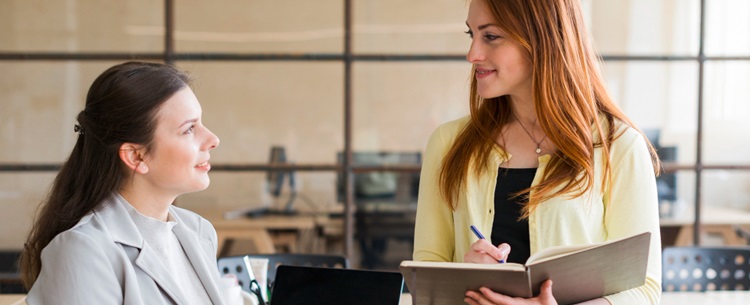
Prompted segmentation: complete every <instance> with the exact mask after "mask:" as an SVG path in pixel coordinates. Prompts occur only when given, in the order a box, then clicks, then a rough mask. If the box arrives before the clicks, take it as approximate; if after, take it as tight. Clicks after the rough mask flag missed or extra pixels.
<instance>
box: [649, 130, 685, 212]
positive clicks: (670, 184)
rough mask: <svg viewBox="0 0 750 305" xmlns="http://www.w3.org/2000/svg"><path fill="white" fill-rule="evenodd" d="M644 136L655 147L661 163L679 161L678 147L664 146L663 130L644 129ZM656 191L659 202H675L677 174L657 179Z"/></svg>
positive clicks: (662, 175)
mask: <svg viewBox="0 0 750 305" xmlns="http://www.w3.org/2000/svg"><path fill="white" fill-rule="evenodd" d="M643 134H644V135H645V136H646V138H647V139H648V140H649V142H651V145H653V146H654V149H655V150H656V154H657V155H658V156H659V159H660V160H661V162H664V163H669V162H676V161H677V147H676V146H662V145H661V143H660V141H661V130H660V129H658V128H646V129H643ZM656 190H657V193H658V196H659V201H660V202H661V201H662V200H666V201H675V200H677V174H675V173H662V174H661V175H659V177H656Z"/></svg>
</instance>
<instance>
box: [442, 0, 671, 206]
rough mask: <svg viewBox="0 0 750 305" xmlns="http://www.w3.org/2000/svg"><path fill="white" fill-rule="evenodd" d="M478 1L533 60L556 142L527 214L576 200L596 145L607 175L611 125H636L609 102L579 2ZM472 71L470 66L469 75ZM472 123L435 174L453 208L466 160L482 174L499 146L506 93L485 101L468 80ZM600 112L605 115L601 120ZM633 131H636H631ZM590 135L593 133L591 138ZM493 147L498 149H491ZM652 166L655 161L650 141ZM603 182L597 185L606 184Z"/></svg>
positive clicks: (544, 122) (585, 186) (538, 102)
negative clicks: (563, 198) (550, 202)
mask: <svg viewBox="0 0 750 305" xmlns="http://www.w3.org/2000/svg"><path fill="white" fill-rule="evenodd" d="M474 1H482V2H483V4H484V5H485V7H486V9H487V10H488V12H489V13H490V15H491V16H493V18H494V20H495V22H496V25H497V26H499V27H500V28H501V29H502V30H503V31H504V32H505V33H506V34H507V36H508V38H509V39H512V40H513V41H515V42H516V43H518V44H519V45H520V46H521V47H522V48H523V49H525V50H526V51H527V52H528V55H529V58H530V59H531V62H532V76H531V78H532V80H531V83H532V90H533V100H534V105H535V108H536V116H537V118H538V121H539V124H540V126H541V128H542V130H544V133H545V134H546V135H547V139H549V140H550V141H552V143H554V145H555V147H556V148H557V152H556V153H555V154H554V155H552V156H551V159H550V161H549V164H548V165H547V168H546V170H545V172H544V173H543V176H542V181H541V182H540V183H539V184H538V185H535V186H533V187H531V188H530V189H528V190H526V191H524V193H525V192H529V198H528V199H529V200H528V204H527V205H526V206H525V207H524V217H527V216H528V215H529V213H531V211H533V210H534V208H535V207H537V206H538V205H539V204H540V203H541V202H543V201H544V200H546V199H548V198H550V197H554V196H558V195H562V194H566V195H570V196H571V197H578V196H581V195H583V194H584V193H586V192H587V191H589V190H590V189H591V188H592V187H593V185H594V183H593V182H592V180H593V179H594V163H595V162H594V149H595V148H601V150H602V153H603V156H605V162H604V178H605V179H609V177H610V167H611V164H610V160H609V158H608V156H609V151H610V148H611V146H612V141H614V140H615V139H616V138H617V137H618V136H619V135H618V134H615V132H616V128H615V122H616V121H618V120H619V121H621V122H623V123H624V124H627V125H629V126H631V127H633V128H636V127H635V125H634V124H633V123H632V122H631V121H630V119H628V118H627V116H625V114H624V113H623V112H622V111H621V110H620V109H619V108H618V107H617V106H616V105H615V103H614V102H613V100H612V98H611V97H610V96H609V94H608V92H607V90H606V88H605V85H604V80H603V78H602V76H601V74H600V72H599V67H598V65H597V64H598V57H597V56H596V53H595V51H594V48H593V46H592V45H591V43H590V42H589V39H588V36H587V33H586V28H585V26H584V23H583V16H582V13H581V7H580V3H579V1H578V0H502V1H500V0H474ZM473 74H474V68H472V75H473ZM469 108H470V112H471V120H470V121H469V123H468V124H467V126H466V127H465V128H464V130H463V131H461V132H460V133H459V135H458V137H457V138H456V140H455V142H454V143H453V146H452V147H451V148H450V150H449V151H448V153H447V155H446V156H445V158H444V159H443V162H442V166H441V169H440V176H439V187H440V191H441V194H442V196H443V197H444V198H445V199H446V201H447V202H448V205H449V206H450V207H451V208H452V209H455V208H456V204H457V199H458V194H459V193H460V192H461V190H462V188H464V187H465V185H466V182H467V181H466V179H467V175H468V171H469V168H470V167H471V164H475V166H474V169H475V171H476V173H477V174H480V173H481V172H482V171H483V170H484V169H485V168H487V166H488V164H489V163H488V162H489V157H490V155H491V154H492V152H493V150H495V149H496V147H497V146H500V148H501V149H503V150H504V147H502V145H499V144H496V143H495V141H494V139H495V136H496V135H498V134H499V133H500V131H501V130H502V128H503V126H504V125H505V124H507V123H508V121H509V117H510V116H511V111H512V109H511V105H510V103H509V101H508V98H507V96H501V97H496V98H491V99H483V98H481V97H480V96H479V95H478V94H477V83H476V78H474V77H472V81H471V89H470V97H469ZM600 117H603V118H604V120H600ZM636 130H637V128H636ZM595 133H596V135H594V134H595ZM496 145H497V146H496ZM648 145H649V150H650V151H651V158H652V160H653V164H654V171H655V172H656V173H658V172H659V167H660V164H659V159H658V157H657V156H656V153H655V151H654V149H653V146H651V144H650V143H649V144H648ZM605 185H608V184H606V183H602V187H603V188H604V187H605Z"/></svg>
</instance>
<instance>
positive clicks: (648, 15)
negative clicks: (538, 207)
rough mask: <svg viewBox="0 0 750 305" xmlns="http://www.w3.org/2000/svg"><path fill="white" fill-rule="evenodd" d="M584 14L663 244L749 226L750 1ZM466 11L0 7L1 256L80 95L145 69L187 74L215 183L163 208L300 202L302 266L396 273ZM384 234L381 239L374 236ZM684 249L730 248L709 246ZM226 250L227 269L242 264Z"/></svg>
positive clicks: (23, 227) (450, 104)
mask: <svg viewBox="0 0 750 305" xmlns="http://www.w3.org/2000/svg"><path fill="white" fill-rule="evenodd" d="M347 2H348V3H350V4H351V6H350V10H349V11H348V12H347V11H346V7H347V6H346V5H345V3H347ZM582 4H583V6H584V9H585V13H586V20H587V24H588V27H589V31H590V33H591V36H592V37H593V40H594V42H595V43H596V46H597V48H598V50H599V52H600V53H601V55H602V57H603V61H602V69H603V71H604V74H605V75H606V78H607V82H608V85H609V88H610V90H611V93H612V95H613V96H614V97H615V99H616V100H617V101H618V102H619V103H620V106H621V107H622V108H623V109H624V111H625V112H626V113H627V114H628V115H629V116H630V117H631V118H632V119H633V120H634V121H635V122H636V123H637V124H638V125H639V127H641V128H642V129H643V130H644V131H645V132H646V133H647V135H648V136H649V138H651V139H652V140H653V141H654V142H655V143H654V144H656V145H657V146H658V147H659V151H660V154H661V155H662V157H663V159H664V161H665V169H666V172H665V175H664V176H663V177H662V178H661V179H660V182H659V184H660V195H661V198H660V200H661V206H660V209H661V212H662V215H663V216H664V218H665V226H667V227H668V226H669V224H671V225H672V226H673V227H674V228H673V229H675V230H676V231H674V232H667V235H668V238H667V239H671V240H674V239H676V238H677V237H676V235H678V234H679V232H678V231H679V230H680V228H687V227H689V226H690V224H692V222H693V221H694V219H695V218H694V217H695V214H696V213H695V211H696V206H697V205H698V206H700V210H701V211H709V210H710V209H712V208H718V209H719V210H720V211H724V212H727V211H729V212H730V213H732V214H733V215H742V214H743V213H750V144H748V139H749V138H748V135H747V132H748V130H750V120H748V117H750V86H748V84H749V83H750V1H746V0H705V1H700V0H582ZM466 8H467V4H466V1H462V0H409V1H403V0H377V1H370V0H352V1H344V0H316V1H304V0H221V1H197V0H181V1H171V0H165V1H155V0H130V1H96V0H60V1H46V0H2V1H0V28H2V30H0V71H2V73H0V146H1V147H3V149H0V250H3V251H6V252H13V251H18V250H19V249H21V248H22V247H23V243H24V241H25V238H26V234H27V232H28V229H29V227H30V225H31V221H32V216H33V214H34V212H35V211H36V209H37V206H38V204H39V202H40V201H41V200H42V198H43V197H44V195H45V194H46V192H47V191H48V189H49V186H50V182H51V180H52V178H53V177H54V175H55V173H56V171H55V169H56V166H58V165H59V164H60V163H61V162H63V161H64V159H65V157H66V156H67V155H68V154H69V152H70V150H71V148H72V146H73V144H74V141H75V140H76V134H75V133H74V132H73V125H74V124H75V116H76V114H77V113H78V112H79V111H80V110H81V109H82V107H83V103H84V99H85V95H86V90H87V88H88V86H89V85H90V84H91V82H92V81H93V79H94V78H95V77H96V76H97V75H98V74H99V73H101V72H102V71H103V70H104V69H106V68H107V67H109V66H112V65H114V64H116V63H120V62H123V61H126V60H128V59H130V58H141V59H145V60H151V61H159V62H165V61H167V62H171V63H173V64H174V65H175V66H177V67H179V68H181V69H184V70H187V71H189V72H190V73H191V74H192V75H193V76H194V78H195V84H194V86H193V89H194V91H195V93H196V95H197V96H198V98H199V100H200V101H201V103H202V106H203V110H204V122H205V124H206V125H207V126H208V127H209V128H211V129H212V131H214V132H215V133H216V134H217V135H218V136H219V137H220V138H221V146H220V147H219V148H218V149H217V150H215V151H214V152H213V153H212V160H211V161H212V164H213V165H214V170H212V173H211V177H212V183H211V186H210V187H209V189H208V190H206V191H203V192H200V193H195V194H189V195H185V196H182V197H180V198H178V202H177V204H178V205H179V206H182V207H186V208H189V209H194V210H221V211H224V210H233V209H240V208H248V207H272V208H280V207H284V206H285V205H286V204H287V203H288V202H289V199H290V197H292V196H296V197H294V198H293V202H292V205H291V206H292V207H293V208H294V209H295V210H296V211H298V212H301V213H318V214H326V215H328V216H329V217H328V220H330V222H328V223H327V224H326V226H327V227H326V228H319V229H316V231H315V233H316V234H313V235H305V238H324V239H326V240H327V242H326V243H319V244H318V245H321V244H322V245H323V246H322V247H320V246H318V247H315V248H306V249H307V251H315V252H325V253H342V254H346V255H349V257H350V259H352V261H353V263H354V266H358V267H364V268H392V267H393V266H395V265H394V264H397V262H398V261H400V260H402V259H409V258H410V256H411V240H410V234H411V230H410V227H409V221H410V219H411V220H412V221H413V210H414V208H415V205H416V186H415V183H416V182H415V181H416V179H418V173H419V172H418V171H419V162H420V161H421V152H422V150H423V148H424V146H425V144H426V141H427V139H428V137H429V135H430V133H431V132H432V131H433V130H434V129H435V128H436V127H437V126H438V125H439V124H441V123H444V122H447V121H450V120H453V119H456V118H459V117H462V116H464V115H467V114H468V111H467V95H468V89H467V88H468V83H469V79H470V74H469V69H470V64H468V63H467V62H466V61H465V60H464V59H463V57H464V54H465V52H466V50H467V48H468V46H469V38H468V37H467V35H466V34H464V33H463V32H464V31H465V30H466V26H465V24H464V22H465V18H466ZM347 17H348V18H349V20H350V22H351V26H350V28H348V29H347V27H346V23H345V20H346V18H347ZM701 24H703V26H704V27H703V32H702V31H701V29H702V27H701ZM346 33H348V34H349V35H350V40H347V39H346V38H345V36H346V35H345V34H346ZM347 45H348V47H347ZM345 105H349V106H350V108H348V107H345ZM347 109H350V112H349V113H347V111H346V110H347ZM345 122H348V123H345ZM347 132H348V133H349V135H350V137H348V138H347V137H345V135H346V134H347ZM273 147H276V148H281V151H282V152H283V157H284V158H281V159H278V158H277V159H274V158H273V156H272V154H271V152H272V148H273ZM347 148H348V149H349V150H350V151H351V153H352V159H350V160H348V161H347V160H345V158H344V156H345V155H346V154H345V153H344V152H346V151H348V150H347ZM277 152H278V150H277ZM277 157H278V155H277ZM272 161H273V162H280V163H283V164H288V166H286V167H284V169H285V170H284V171H275V173H277V174H278V173H284V174H287V175H282V176H281V177H282V179H283V180H277V179H276V178H278V177H279V176H274V177H273V178H272V177H271V176H269V175H268V172H269V171H268V169H269V167H268V166H267V165H268V164H269V162H272ZM347 174H353V175H354V176H353V179H352V184H351V187H346V184H345V181H344V180H343V179H342V178H344V177H345V176H347ZM290 175H291V176H293V177H294V180H293V183H290V180H289V177H290ZM347 193H349V194H351V198H353V200H354V202H352V205H351V206H352V207H353V209H352V213H351V214H349V215H347V214H346V213H344V208H343V206H344V202H345V201H346V198H347ZM389 211H394V212H389ZM379 212H382V213H379ZM378 217H382V218H383V219H385V220H384V221H385V222H382V223H379V222H378V219H380V218H378ZM389 217H390V218H389ZM344 219H350V220H351V222H348V223H349V224H350V228H349V229H347V228H345V226H344V224H345V223H347V222H345V221H344ZM675 219H677V221H676V222H675ZM702 219H703V217H702ZM389 221H392V222H389ZM670 221H672V222H670ZM743 221H745V220H742V219H740V220H737V221H736V223H729V224H726V225H732V228H733V229H736V228H741V225H743V224H744V223H743ZM748 223H750V221H748ZM366 224H367V225H366ZM738 226H739V227H738ZM384 228H390V229H393V230H392V231H387V232H381V233H382V234H384V235H377V232H376V231H377V229H384ZM347 232H348V234H346V233H347ZM691 232H692V231H691ZM667 235H665V236H667ZM383 236H385V237H388V236H392V237H394V238H385V237H383ZM347 237H348V238H349V241H347ZM698 237H699V239H700V241H699V242H700V243H701V244H705V243H725V242H726V239H721V238H718V239H717V238H712V232H710V231H706V232H703V233H701V234H700V235H699V236H698ZM368 238H369V239H368ZM682 238H683V239H684V238H685V236H682ZM687 238H688V239H687V240H683V242H686V243H694V242H695V241H694V240H693V235H692V234H690V235H687ZM736 241H741V240H735V242H736ZM297 242H300V243H304V242H306V241H305V240H301V241H300V240H298V241H297ZM241 246H242V245H240V244H235V245H233V247H237V248H236V249H230V250H228V251H229V252H228V254H233V253H234V254H236V253H242V252H249V251H253V249H252V247H250V248H242V247H241ZM225 254H227V253H225ZM394 262H395V263H394Z"/></svg>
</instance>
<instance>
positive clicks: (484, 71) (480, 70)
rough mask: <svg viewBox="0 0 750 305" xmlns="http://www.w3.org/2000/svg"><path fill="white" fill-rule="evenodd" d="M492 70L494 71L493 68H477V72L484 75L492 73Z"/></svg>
mask: <svg viewBox="0 0 750 305" xmlns="http://www.w3.org/2000/svg"><path fill="white" fill-rule="evenodd" d="M492 72H495V70H488V69H477V74H479V75H485V74H489V73H492Z"/></svg>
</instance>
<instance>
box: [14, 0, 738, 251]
mask: <svg viewBox="0 0 750 305" xmlns="http://www.w3.org/2000/svg"><path fill="white" fill-rule="evenodd" d="M343 1H344V41H343V43H344V52H343V54H328V53H320V54H315V53H308V54H284V53H273V54H229V53H177V52H175V51H174V36H173V34H174V24H173V22H174V18H173V14H174V0H164V5H165V15H164V23H165V35H164V52H163V53H148V52H146V53H62V52H31V53H24V52H13V53H0V61H37V60H38V61H42V60H53V61H57V60H61V61H104V60H134V59H141V60H163V61H164V62H165V63H168V64H174V62H175V61H340V62H343V63H344V92H343V94H344V105H343V111H344V134H343V137H344V151H343V162H342V163H341V164H274V165H269V164H216V165H214V166H213V167H212V169H213V170H214V171H226V172H245V171H268V170H274V169H294V170H299V171H337V172H340V173H342V174H343V177H344V179H345V181H346V183H345V184H344V192H345V194H346V196H345V202H344V204H345V210H344V213H345V217H344V219H345V222H344V226H345V227H344V231H345V242H344V247H345V255H346V256H347V257H350V258H351V257H352V255H353V238H354V224H353V221H354V213H353V206H354V202H353V200H354V198H353V174H354V173H362V172H372V171H397V172H418V171H419V170H420V167H419V166H410V165H384V166H356V165H354V164H353V163H352V147H351V143H352V134H351V127H352V122H351V120H352V112H353V109H352V108H353V107H352V87H351V86H352V85H351V84H352V81H351V79H352V72H351V69H352V64H353V63H354V62H356V61H464V60H465V55H463V54H459V55H451V54H447V55H425V54H414V55H410V54H353V52H352V37H351V35H352V20H351V18H352V0H343ZM705 6H706V1H705V0H701V1H700V10H701V14H700V38H699V50H698V55H697V56H677V55H674V56H672V55H665V56H661V55H636V56H629V55H602V56H601V57H600V58H601V60H603V61H696V62H697V63H698V69H699V71H698V78H699V79H698V117H697V120H698V125H697V134H696V161H695V164H672V163H670V164H665V165H664V169H665V171H666V172H677V171H694V172H695V174H696V181H695V203H694V208H695V220H694V226H693V227H694V231H693V240H694V243H695V244H700V234H699V232H700V216H701V215H700V210H701V186H702V179H701V174H702V173H703V171H704V170H740V171H750V165H737V164H726V165H721V164H712V165H707V164H703V152H702V147H703V78H704V65H705V62H706V61H750V56H706V55H705V52H704V41H705ZM59 168H60V164H37V163H34V164H10V163H0V172H52V171H57V170H59Z"/></svg>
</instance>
